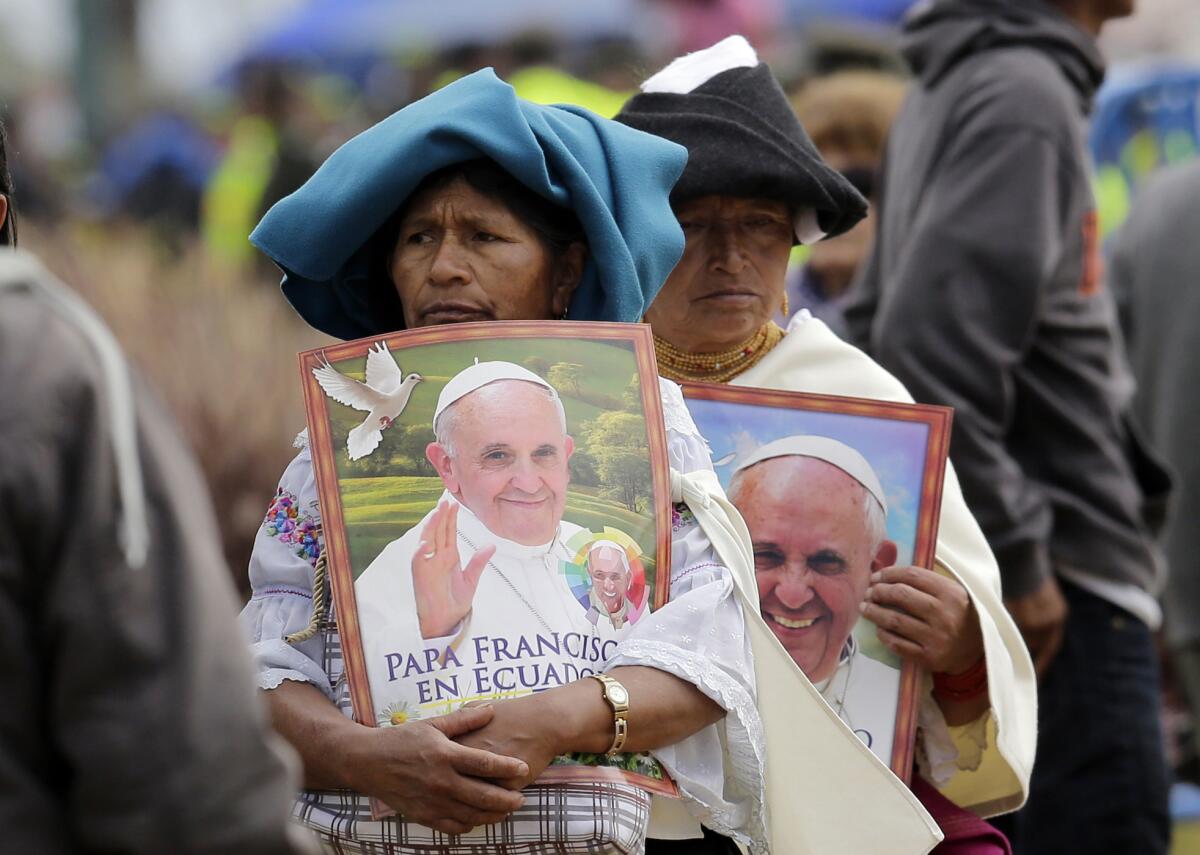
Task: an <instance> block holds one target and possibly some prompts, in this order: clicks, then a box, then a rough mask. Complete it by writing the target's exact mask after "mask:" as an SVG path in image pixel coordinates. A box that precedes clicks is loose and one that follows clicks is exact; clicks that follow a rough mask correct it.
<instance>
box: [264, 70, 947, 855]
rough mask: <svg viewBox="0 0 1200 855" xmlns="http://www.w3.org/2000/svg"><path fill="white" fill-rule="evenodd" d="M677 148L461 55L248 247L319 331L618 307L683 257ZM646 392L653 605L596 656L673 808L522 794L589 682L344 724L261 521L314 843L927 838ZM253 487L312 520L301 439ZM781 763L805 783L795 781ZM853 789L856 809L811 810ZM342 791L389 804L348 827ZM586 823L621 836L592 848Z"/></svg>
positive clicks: (580, 845)
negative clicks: (656, 492)
mask: <svg viewBox="0 0 1200 855" xmlns="http://www.w3.org/2000/svg"><path fill="white" fill-rule="evenodd" d="M685 157H686V152H684V150H683V149H682V148H680V147H679V146H676V145H674V144H673V143H670V142H667V141H665V140H662V139H659V138H657V137H654V136H652V135H648V134H643V133H639V132H637V131H634V130H631V129H629V128H627V127H624V126H622V125H620V124H617V123H615V122H612V121H611V120H607V119H602V118H600V117H598V116H596V115H594V114H591V113H588V112H587V111H585V110H582V109H579V108H563V107H541V106H538V105H535V104H531V103H529V102H527V101H523V100H521V99H519V98H517V97H515V95H514V93H513V91H512V89H511V87H509V86H508V85H507V84H505V83H503V82H502V81H500V80H499V79H498V78H496V76H495V75H494V74H493V73H492V72H491V71H490V70H485V71H480V72H477V73H475V74H472V75H469V76H467V77H465V78H463V79H461V80H459V81H456V82H455V83H452V84H450V85H449V86H447V87H445V88H444V89H442V90H439V91H438V92H435V93H434V94H432V95H430V96H428V97H427V98H424V99H422V100H421V101H418V102H415V103H414V104H411V105H409V106H408V107H406V108H404V109H403V110H401V111H400V112H398V113H397V114H395V115H394V116H392V117H391V118H389V119H387V120H385V121H384V122H382V123H380V124H379V125H377V126H375V127H374V128H372V129H370V130H368V131H366V132H365V133H363V134H361V135H359V136H358V137H356V138H355V139H353V140H351V141H350V142H348V143H346V144H345V145H344V146H342V148H341V149H339V150H338V152H337V153H335V154H334V155H333V156H332V157H331V158H330V159H329V160H328V161H327V162H326V163H325V164H324V165H323V166H322V167H321V169H319V170H318V171H317V173H316V175H314V176H313V178H312V179H311V180H310V181H309V182H308V183H307V184H305V186H304V187H302V188H301V189H300V190H299V191H297V192H296V193H295V194H293V195H292V196H290V197H288V198H287V199H285V200H283V201H282V202H280V203H279V204H278V205H276V207H275V208H273V209H272V211H271V212H269V213H268V214H267V216H266V217H265V218H264V220H263V222H262V223H261V224H260V226H259V228H258V229H257V230H256V231H255V233H254V235H253V236H252V239H253V240H254V241H255V242H256V244H257V245H258V246H259V247H260V248H261V249H263V250H264V251H265V252H266V253H267V254H268V255H270V256H271V257H272V258H274V259H275V260H276V261H277V262H278V263H279V265H280V266H281V267H282V268H283V269H284V282H283V289H284V293H285V295H286V296H287V297H288V298H289V299H290V300H291V301H292V303H293V305H294V306H295V307H296V309H297V310H298V311H299V312H300V314H301V315H302V316H303V317H304V318H305V319H306V320H308V321H309V323H311V324H313V325H314V326H316V327H318V328H319V329H322V330H324V331H326V332H328V333H330V334H332V335H336V336H340V337H343V338H356V337H362V336H367V335H380V334H384V333H386V332H388V331H392V330H397V329H404V328H415V327H424V326H432V325H440V324H449V323H455V322H460V321H484V322H486V321H495V320H514V319H525V320H542V321H546V322H548V323H553V322H554V320H555V319H556V318H562V317H567V318H570V319H571V320H603V321H625V322H631V321H636V320H637V319H639V318H640V317H641V316H642V313H643V312H644V311H645V308H646V305H647V304H648V303H649V301H650V300H651V299H652V298H653V297H654V295H655V293H657V291H658V289H659V287H660V286H661V284H662V282H663V281H664V280H665V279H666V276H667V274H668V272H669V271H670V270H671V267H672V266H673V265H674V264H675V262H676V261H677V260H678V258H679V254H680V252H681V251H682V250H683V244H684V238H683V234H682V233H681V231H680V229H679V225H678V223H677V222H676V220H675V219H674V217H673V216H672V215H671V210H670V207H669V205H668V194H669V191H670V187H671V185H672V184H673V183H674V182H675V180H676V178H677V177H678V176H679V173H680V171H681V170H682V168H683V165H684V160H685ZM347 175H350V176H353V177H354V180H352V181H348V180H346V177H345V176H347ZM335 212H336V216H334V213H335ZM660 391H661V394H662V398H663V409H664V421H665V427H666V436H667V445H668V450H669V457H670V465H671V470H672V471H671V482H672V485H673V487H672V501H673V502H674V503H675V511H676V512H677V516H676V517H675V518H674V519H673V520H672V521H671V523H670V525H671V538H672V549H671V556H672V568H671V599H670V602H668V603H667V604H666V605H664V606H663V607H662V608H661V609H657V610H655V611H654V612H653V613H650V614H645V615H643V616H642V617H641V618H640V619H639V620H638V621H637V623H636V624H635V625H633V626H631V627H629V628H628V634H627V635H626V636H625V637H624V639H623V640H622V641H621V642H620V644H618V645H617V646H616V647H615V648H614V652H613V654H612V655H611V656H610V657H609V658H608V659H607V660H606V661H605V662H604V663H603V668H602V670H603V671H604V673H605V674H606V675H607V676H609V677H611V678H613V679H616V680H618V681H620V682H622V683H624V684H625V686H626V688H627V689H628V693H629V696H630V701H629V721H628V741H627V743H626V744H625V750H626V751H635V752H637V751H649V752H650V753H652V754H654V756H655V757H656V758H657V759H658V760H659V761H660V762H661V763H662V764H663V765H664V766H665V767H666V769H667V771H668V772H669V773H670V774H671V776H672V778H673V779H674V780H675V782H676V783H677V784H678V785H679V788H680V791H681V795H682V798H681V799H678V800H669V799H662V798H659V797H655V798H653V800H651V799H649V798H648V796H647V794H646V793H645V792H643V791H641V790H638V789H637V788H635V787H633V786H630V785H625V784H604V785H602V787H600V788H599V789H597V788H596V787H591V786H581V785H573V786H572V787H570V788H569V789H563V788H562V787H556V786H552V785H551V786H545V785H537V784H533V785H530V782H531V781H532V780H533V779H535V778H536V777H537V775H538V774H539V773H540V772H541V770H542V769H543V768H544V767H545V764H546V763H547V762H548V760H549V759H550V757H552V756H553V755H554V754H556V753H563V752H568V751H583V752H587V753H601V752H604V751H606V750H607V749H609V747H610V745H611V743H612V742H613V732H614V724H615V722H614V716H613V712H612V710H611V709H610V708H609V707H608V705H607V704H606V703H605V701H604V699H603V694H602V691H601V687H600V685H599V684H598V683H597V681H596V680H593V679H590V678H587V679H583V680H578V681H575V682H573V683H570V684H567V685H565V686H563V687H560V688H555V689H548V690H545V691H542V692H540V693H538V694H536V695H528V696H525V697H519V698H515V699H512V700H497V701H494V702H492V703H491V704H490V705H489V706H483V707H474V708H460V709H459V710H457V711H455V712H453V713H451V714H450V715H447V716H442V717H438V718H433V719H424V720H421V721H413V722H408V723H406V724H404V725H401V726H398V727H387V728H372V727H364V726H362V725H360V724H357V723H356V722H355V721H353V720H352V719H351V718H350V717H349V715H350V703H349V695H348V692H347V686H346V680H345V677H344V674H343V665H342V659H341V648H340V637H339V633H338V630H337V628H336V624H333V623H332V622H329V623H326V622H323V620H322V619H323V618H325V617H326V615H324V614H321V613H320V612H319V611H318V613H317V614H316V615H313V594H314V593H315V592H316V591H321V590H323V585H324V583H323V581H321V579H319V578H318V576H317V564H318V561H317V558H316V556H314V555H311V554H310V553H308V552H307V551H306V550H305V549H304V548H303V547H302V545H301V544H298V543H297V542H296V541H295V540H294V539H293V538H291V537H290V536H289V535H288V532H285V531H281V530H279V529H276V528H274V527H273V526H272V525H271V519H272V517H271V516H268V519H267V521H266V523H265V524H264V528H263V530H262V532H261V533H260V535H259V538H258V541H257V542H256V545H255V552H254V555H253V557H252V560H251V567H250V576H251V582H252V585H253V587H254V596H253V598H252V599H251V601H250V603H249V604H248V605H247V607H246V609H245V610H244V612H243V622H244V625H245V627H246V629H247V630H248V632H249V633H250V635H251V638H252V639H253V644H254V649H255V651H256V653H257V655H258V658H259V662H260V685H261V686H262V688H263V689H265V690H267V693H268V696H269V697H270V698H271V703H272V708H273V711H274V713H275V720H276V722H277V725H278V727H279V728H280V729H281V731H283V732H284V734H285V735H286V736H287V737H288V738H289V739H290V740H291V741H292V742H293V744H295V745H296V746H297V748H298V749H299V750H300V751H301V754H302V756H303V758H304V762H305V771H306V783H307V784H308V786H309V787H311V788H314V789H310V790H308V791H306V792H304V793H303V794H301V796H300V799H299V803H298V808H297V812H298V815H299V816H300V817H301V818H302V819H303V820H304V822H305V823H306V824H307V825H308V826H309V827H311V828H314V829H316V830H318V831H319V833H320V834H321V835H322V837H324V838H325V839H327V840H330V841H333V842H335V845H336V846H337V848H338V849H339V851H346V852H348V851H378V849H379V848H382V847H383V846H384V845H386V846H390V847H391V848H390V849H388V850H386V851H401V852H402V851H406V847H405V845H404V844H402V843H400V842H398V841H407V842H408V843H414V844H415V843H418V842H429V841H432V842H431V843H429V845H432V846H436V847H441V848H440V849H439V851H446V852H455V851H479V850H480V849H481V848H487V849H488V851H490V852H503V851H508V850H510V849H511V850H515V851H520V852H528V851H554V852H561V851H584V850H586V851H637V850H638V849H639V848H640V842H641V838H642V837H643V836H647V837H648V838H649V840H648V842H647V845H646V851H647V852H649V853H652V855H653V853H671V852H680V853H696V855H699V853H706V852H714V853H717V852H719V853H732V852H734V851H736V848H737V843H740V844H743V845H746V846H748V847H749V848H750V849H751V850H752V851H754V852H765V851H770V850H773V851H776V852H787V853H797V855H806V853H820V852H829V851H834V849H835V848H836V847H837V845H838V843H839V842H840V843H842V844H844V846H845V848H846V849H847V850H848V851H859V852H871V851H880V850H881V849H883V848H886V847H891V851H895V852H914V853H915V852H925V851H928V849H929V847H930V846H932V845H933V843H934V842H935V841H936V840H937V830H936V827H934V826H933V824H932V822H931V821H930V820H929V818H928V816H927V815H926V814H925V813H924V812H923V811H922V810H921V809H920V806H919V805H918V804H917V803H916V801H915V799H913V797H912V795H911V794H910V793H908V792H907V791H905V790H904V788H903V786H902V785H901V784H900V782H899V781H898V780H897V779H895V778H894V777H893V776H891V775H890V774H888V773H887V772H886V770H883V769H882V768H881V767H879V766H878V763H877V761H875V760H874V758H873V757H871V756H870V754H869V752H866V751H865V750H864V749H863V746H862V745H861V744H860V743H858V742H857V740H856V739H855V738H854V736H853V734H851V733H850V732H849V731H846V730H845V728H844V727H842V726H841V725H840V723H839V722H837V721H836V719H834V718H832V717H830V716H829V715H828V710H827V709H826V707H825V704H824V702H823V701H821V699H820V697H819V695H818V694H817V693H816V691H815V690H814V689H812V687H811V685H809V684H808V683H807V682H806V681H804V680H803V678H802V677H801V676H800V674H799V671H798V669H797V668H796V666H795V663H793V662H792V661H791V659H790V657H788V656H787V654H786V651H784V650H783V649H782V648H781V647H780V646H779V645H778V643H777V642H776V641H775V639H774V637H773V636H772V635H771V632H770V630H769V629H768V628H767V626H766V625H765V624H764V623H763V621H762V620H761V618H759V616H758V598H757V594H756V593H755V591H754V581H753V570H752V558H751V556H750V545H749V539H748V537H747V536H746V534H745V528H744V526H743V525H742V523H741V520H740V517H738V515H737V512H736V511H735V510H733V508H732V507H731V506H730V505H729V504H728V502H727V500H726V499H725V496H724V493H723V492H722V490H721V488H720V485H719V482H718V481H717V478H716V475H715V473H714V472H713V471H712V463H711V460H710V457H709V452H708V449H707V446H706V444H705V442H704V440H703V439H702V438H701V437H700V436H699V434H698V432H697V430H696V427H695V424H694V422H693V421H692V419H691V417H690V415H689V414H688V411H687V408H686V406H685V404H684V402H683V398H682V395H681V394H680V392H679V389H678V387H677V386H675V385H674V384H673V383H670V382H666V381H662V382H660ZM300 444H301V445H302V446H304V445H306V440H305V439H304V438H303V437H302V438H301V439H300ZM277 502H280V503H287V505H288V506H289V507H294V508H297V509H298V510H299V511H300V518H299V519H297V520H296V523H297V525H298V526H308V527H310V528H312V529H315V528H316V527H319V525H320V508H319V502H318V497H317V492H316V487H315V484H314V476H313V467H312V459H311V454H310V452H309V450H308V449H307V447H305V448H303V449H302V450H301V452H300V454H299V455H298V456H297V457H296V459H295V461H294V462H293V463H292V465H291V466H290V467H289V468H288V470H287V471H286V472H285V473H284V476H283V479H282V481H281V484H280V492H279V494H278V497H277ZM667 524H668V522H667V521H665V520H664V521H663V525H664V527H665V526H666V525H667ZM317 530H319V529H317ZM552 545H553V544H550V545H542V546H541V547H534V548H535V549H540V550H542V551H545V550H548V549H549V548H551V547H552ZM312 617H315V618H316V622H315V623H314V622H311V621H310V618H312ZM306 626H307V627H308V629H307V630H306V629H305V627H306ZM758 685H767V686H769V689H768V690H767V691H765V692H763V693H761V694H760V693H759V692H758V690H757V686H758ZM798 758H803V762H805V763H811V764H812V768H814V769H820V770H821V771H820V774H819V775H796V774H794V770H795V764H796V762H798ZM772 770H773V771H772ZM316 788H327V789H334V790H336V791H335V792H321V791H318V789H316ZM517 790H522V791H521V792H516V791H517ZM852 790H853V791H855V792H856V793H857V794H858V797H859V799H861V800H862V802H864V803H867V804H870V805H871V806H872V807H871V820H872V821H870V822H862V821H857V822H854V823H850V824H847V825H839V824H837V823H834V822H830V821H829V819H828V815H829V812H830V811H831V810H836V809H837V806H838V805H839V804H841V803H842V798H841V796H840V794H842V793H845V792H849V791H852ZM364 794H366V795H373V796H376V797H378V798H381V799H382V800H384V801H385V802H386V803H387V804H389V805H391V806H392V807H394V808H396V809H397V810H398V811H400V813H401V815H402V817H401V818H399V819H398V818H396V817H390V818H387V819H384V820H381V821H378V822H374V821H371V820H370V819H369V818H368V817H369V814H368V813H367V810H368V808H367V801H366V795H364ZM647 807H649V810H650V817H649V823H648V826H647V824H646V819H645V817H646V811H647ZM768 816H769V817H770V825H769V826H768V825H767V823H766V818H767V817H768ZM611 823H617V824H620V825H621V827H622V828H623V829H628V830H629V831H630V835H629V837H628V839H626V840H624V841H611V840H609V841H594V840H593V838H594V836H595V835H596V834H597V832H598V830H602V829H605V828H608V827H609V824H611ZM730 838H733V839H730ZM525 841H532V842H531V843H526V842H525ZM735 841H736V843H735ZM618 843H619V844H620V846H623V847H625V848H619V846H618ZM587 847H591V848H587ZM407 851H411V850H407Z"/></svg>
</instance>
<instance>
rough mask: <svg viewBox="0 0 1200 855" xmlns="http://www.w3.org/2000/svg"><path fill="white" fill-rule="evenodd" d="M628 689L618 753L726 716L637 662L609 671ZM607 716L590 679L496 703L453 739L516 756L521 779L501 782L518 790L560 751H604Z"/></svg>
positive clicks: (672, 739) (655, 744)
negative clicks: (488, 716) (487, 717)
mask: <svg viewBox="0 0 1200 855" xmlns="http://www.w3.org/2000/svg"><path fill="white" fill-rule="evenodd" d="M607 673H608V676H610V677H612V678H613V679H615V680H618V681H620V682H621V684H622V685H624V686H625V688H626V689H627V690H628V691H629V712H628V713H626V719H627V720H628V722H629V736H628V738H627V740H626V742H625V747H624V749H623V750H624V751H627V752H630V753H637V752H642V751H651V750H653V749H655V748H660V747H662V746H664V745H671V744H673V743H676V742H679V741H681V740H683V739H686V738H687V737H689V736H691V735H692V734H694V733H696V732H698V731H700V730H702V729H704V728H705V727H708V726H709V725H710V724H713V723H715V722H717V721H720V720H721V718H723V717H724V715H725V710H723V709H722V708H721V707H720V706H719V705H718V704H717V703H715V702H714V701H713V700H711V699H710V698H708V697H707V696H706V695H705V694H704V693H703V692H701V691H700V690H699V689H697V688H696V687H695V686H693V685H692V684H691V683H688V682H686V681H684V680H681V679H679V678H678V677H675V676H674V675H672V674H668V673H667V672H665V671H659V670H658V669H656V668H650V667H646V666H642V665H626V666H621V667H617V668H613V669H612V670H611V671H608V672H607ZM613 734H614V727H613V711H612V707H610V706H609V705H608V702H607V701H605V700H604V696H603V687H602V686H601V685H600V683H599V681H597V680H593V679H591V678H585V679H583V680H577V681H575V682H574V683H569V684H567V685H566V686H561V687H559V688H557V689H549V690H547V691H544V692H539V693H538V694H536V695H527V696H526V697H523V698H515V699H513V700H510V701H502V702H497V703H496V704H495V715H494V716H493V718H492V720H491V722H490V723H488V724H486V725H484V726H483V727H481V728H480V729H478V730H475V731H473V732H471V733H468V734H466V735H465V736H461V737H459V738H458V740H457V741H458V742H460V743H462V744H463V745H469V746H474V747H475V748H481V749H486V750H488V751H492V752H495V753H498V754H505V755H509V756H513V757H520V758H522V759H523V760H524V761H525V762H526V763H527V764H528V767H529V769H528V772H527V774H525V775H521V776H514V777H513V778H511V779H509V780H508V781H505V782H504V783H505V784H506V786H511V787H523V786H525V785H526V784H528V783H529V782H530V781H532V780H533V779H534V778H536V777H537V776H538V775H540V774H541V773H542V771H543V770H544V769H545V768H546V766H547V765H549V763H550V761H551V760H553V759H554V758H555V757H556V756H557V755H559V754H567V753H572V752H584V753H590V754H603V753H604V752H605V751H607V750H608V749H609V746H611V745H612V742H613Z"/></svg>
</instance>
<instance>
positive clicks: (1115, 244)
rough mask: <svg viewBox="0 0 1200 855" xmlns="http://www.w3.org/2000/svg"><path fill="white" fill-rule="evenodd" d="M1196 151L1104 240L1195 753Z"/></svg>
mask: <svg viewBox="0 0 1200 855" xmlns="http://www.w3.org/2000/svg"><path fill="white" fill-rule="evenodd" d="M1197 199H1200V160H1195V159H1194V160H1191V161H1189V162H1187V163H1185V164H1181V165H1178V166H1172V167H1168V168H1167V169H1164V170H1163V171H1162V172H1161V173H1160V174H1158V175H1155V176H1153V177H1152V178H1151V179H1150V180H1149V181H1148V182H1147V183H1146V184H1145V185H1144V186H1143V187H1141V188H1140V189H1139V190H1138V193H1137V196H1136V197H1135V198H1134V203H1133V208H1132V210H1131V211H1130V213H1129V218H1128V219H1127V220H1126V221H1125V224H1124V225H1123V226H1122V227H1121V229H1120V231H1118V232H1117V234H1116V236H1115V238H1114V239H1113V241H1112V245H1111V250H1110V256H1109V262H1110V263H1109V266H1108V282H1109V284H1110V286H1111V288H1112V292H1113V296H1114V297H1115V298H1116V300H1117V305H1118V307H1119V309H1120V315H1121V325H1122V329H1123V331H1124V332H1125V337H1126V342H1127V344H1128V347H1129V357H1130V362H1131V363H1132V365H1133V373H1134V377H1135V378H1136V380H1137V392H1136V393H1135V395H1134V398H1133V411H1134V416H1135V418H1136V419H1137V423H1138V426H1139V427H1140V428H1142V429H1143V430H1145V431H1146V434H1147V437H1148V439H1149V440H1150V442H1151V443H1152V444H1153V446H1154V448H1155V449H1156V450H1157V451H1160V452H1161V453H1162V455H1163V457H1164V458H1165V459H1166V462H1167V463H1168V464H1169V465H1170V467H1171V469H1172V470H1173V474H1174V476H1175V492H1174V493H1173V494H1172V496H1171V504H1170V513H1169V514H1168V516H1167V520H1166V526H1165V527H1164V528H1163V532H1162V543H1163V546H1164V548H1165V550H1166V557H1167V566H1168V568H1169V571H1170V572H1169V573H1168V574H1167V588H1166V594H1165V595H1164V596H1163V609H1164V612H1165V621H1164V629H1165V631H1166V639H1167V643H1168V645H1169V647H1170V650H1171V665H1172V668H1173V670H1174V672H1175V675H1176V679H1177V680H1178V682H1179V684H1180V687H1181V688H1182V689H1183V693H1184V697H1185V698H1186V701H1187V704H1188V707H1189V708H1190V709H1191V712H1192V719H1193V723H1192V727H1193V731H1192V733H1193V739H1194V740H1195V741H1194V746H1193V748H1192V751H1191V753H1192V754H1193V755H1196V756H1200V726H1198V723H1200V559H1198V558H1197V556H1198V555H1200V528H1198V527H1197V526H1196V520H1197V519H1200V455H1198V454H1197V453H1196V438H1197V437H1198V436H1200V347H1198V345H1200V335H1198V334H1197V332H1196V319H1197V318H1200V288H1197V287H1196V283H1197V282H1198V281H1200V240H1197V236H1200V205H1198V204H1197Z"/></svg>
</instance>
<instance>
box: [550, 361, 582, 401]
mask: <svg viewBox="0 0 1200 855" xmlns="http://www.w3.org/2000/svg"><path fill="white" fill-rule="evenodd" d="M582 376H583V366H582V365H580V364H578V363H576V362H556V363H554V364H553V365H551V366H550V371H549V372H548V373H547V375H546V379H547V380H548V381H549V382H550V385H551V386H553V387H554V388H555V389H557V390H558V391H559V392H561V393H564V394H568V393H569V394H572V395H578V394H579V380H580V378H581V377H582Z"/></svg>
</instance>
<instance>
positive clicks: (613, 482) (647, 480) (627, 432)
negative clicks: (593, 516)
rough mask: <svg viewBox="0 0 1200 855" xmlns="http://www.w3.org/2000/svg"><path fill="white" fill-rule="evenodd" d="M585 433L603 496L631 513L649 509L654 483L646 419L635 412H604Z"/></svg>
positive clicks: (589, 425) (591, 423)
mask: <svg viewBox="0 0 1200 855" xmlns="http://www.w3.org/2000/svg"><path fill="white" fill-rule="evenodd" d="M585 430H586V434H587V445H588V449H589V451H590V453H591V455H592V457H593V459H594V460H595V462H596V472H597V474H598V475H599V476H600V483H601V485H602V488H601V494H602V495H603V496H605V497H606V498H610V499H613V500H614V501H617V502H620V503H621V504H622V505H624V506H625V507H626V508H627V509H628V510H630V511H634V512H636V511H638V510H639V509H640V508H644V507H646V506H647V503H648V502H649V500H650V497H651V495H652V491H653V483H652V480H651V475H650V465H649V456H648V453H647V447H646V446H647V444H646V430H645V423H644V422H643V420H642V419H641V418H639V417H638V416H636V415H634V414H633V413H626V412H619V411H617V412H607V413H601V414H600V415H599V416H597V417H596V418H595V419H594V420H593V421H592V422H590V423H589V424H588V425H587V427H586V429H585Z"/></svg>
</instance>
